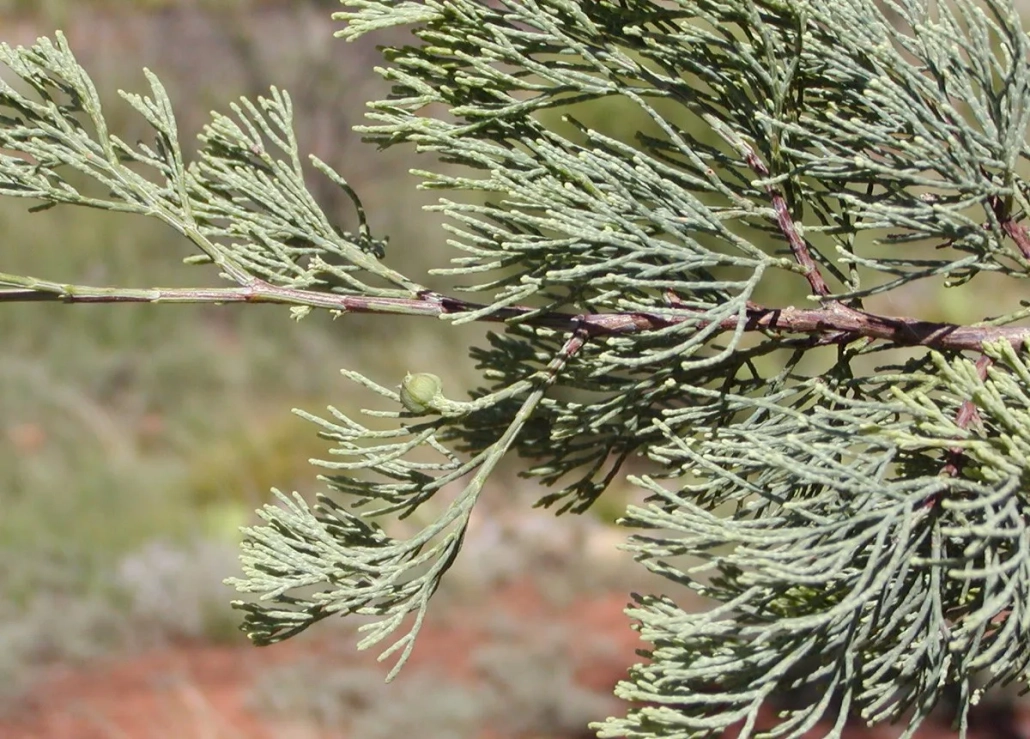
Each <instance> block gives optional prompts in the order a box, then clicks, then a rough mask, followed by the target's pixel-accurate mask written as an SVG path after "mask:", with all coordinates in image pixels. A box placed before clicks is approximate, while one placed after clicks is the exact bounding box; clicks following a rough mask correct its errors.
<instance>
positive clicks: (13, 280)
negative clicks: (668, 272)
mask: <svg viewBox="0 0 1030 739" xmlns="http://www.w3.org/2000/svg"><path fill="white" fill-rule="evenodd" d="M817 272H818V270H816V273H817ZM811 274H813V273H811V272H810V273H809V275H811ZM15 284H22V285H31V287H23V288H13V289H0V303H2V302H19V301H58V302H64V303H216V304H228V303H268V304H277V305H292V306H298V307H309V308H323V309H327V310H335V311H340V312H342V313H381V314H401V315H412V316H429V317H434V318H440V317H442V316H448V315H466V314H469V313H479V312H482V311H483V309H484V308H486V307H487V306H486V305H484V304H481V303H474V302H470V301H467V300H463V299H460V298H454V297H448V296H444V295H440V294H437V293H433V292H430V291H421V292H420V293H419V295H418V296H417V297H414V298H379V297H363V296H355V295H335V294H332V293H322V292H316V291H311V290H300V289H295V288H287V287H280V286H277V285H272V284H269V283H267V282H264V281H262V280H258V279H250V280H249V284H248V285H247V286H245V287H239V288H140V289H126V288H107V287H89V286H85V285H66V284H60V283H56V282H48V281H45V280H38V279H35V278H24V277H19V276H16V275H5V274H2V273H0V285H15ZM822 284H825V283H822ZM701 315H702V314H701V313H700V312H699V311H693V310H690V309H683V308H680V309H678V310H677V311H675V312H670V313H668V314H662V313H658V312H649V313H643V312H641V313H591V314H583V315H578V316H577V315H571V314H568V313H561V312H551V311H540V310H538V309H535V308H529V307H526V306H519V305H513V306H507V307H505V308H502V309H497V310H494V311H491V312H489V313H486V314H483V315H481V316H479V317H478V318H477V320H480V321H487V322H491V323H506V322H511V321H516V322H519V323H523V324H525V325H529V326H540V327H547V328H551V329H556V330H561V331H570V330H574V329H575V328H576V327H577V326H582V327H583V328H584V330H586V331H587V332H588V333H589V334H590V335H593V336H601V335H609V334H619V335H622V334H632V333H637V332H642V331H656V330H660V329H666V328H670V327H673V326H678V325H684V326H690V327H693V328H696V329H697V330H702V329H706V328H715V329H716V330H717V331H720V332H724V331H734V330H738V329H739V330H742V331H745V332H747V331H761V332H770V333H776V334H809V335H813V336H814V337H816V338H817V340H818V341H819V343H820V344H822V345H825V344H827V343H831V344H846V343H850V342H853V341H857V340H859V339H874V340H877V341H883V342H887V343H889V344H891V345H894V346H925V347H929V348H933V349H939V350H953V351H954V350H973V351H975V350H977V349H979V348H980V347H981V346H982V345H983V344H984V342H994V341H999V340H1001V341H1007V342H1009V343H1010V344H1012V345H1013V346H1015V347H1017V348H1018V347H1020V346H1022V345H1023V344H1024V343H1025V342H1026V340H1027V339H1028V338H1030V327H1017V326H986V325H984V326H960V325H956V324H952V323H937V322H933V321H922V320H919V319H916V318H911V317H905V316H901V317H898V316H882V315H877V314H874V313H869V312H867V311H861V310H856V309H853V308H848V307H847V306H844V305H840V304H831V305H830V307H828V308H795V307H793V306H789V307H786V308H765V307H762V306H759V305H755V304H753V303H749V304H748V306H747V308H746V309H745V311H744V315H743V318H740V317H736V316H735V317H731V318H725V319H723V320H722V321H719V322H718V323H710V322H708V321H706V320H704V318H700V317H699V316H701Z"/></svg>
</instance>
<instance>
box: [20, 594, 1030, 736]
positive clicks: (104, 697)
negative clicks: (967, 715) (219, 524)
mask: <svg viewBox="0 0 1030 739" xmlns="http://www.w3.org/2000/svg"><path fill="white" fill-rule="evenodd" d="M492 601H493V606H492V607H494V608H503V609H505V613H506V615H507V616H509V617H513V618H515V619H540V620H546V621H547V622H548V623H554V619H555V618H558V619H561V620H562V621H564V622H566V623H568V624H570V625H574V630H572V631H571V633H574V634H576V633H578V634H584V635H589V637H590V639H591V640H596V639H597V638H598V637H602V638H604V639H607V640H608V643H609V645H610V647H611V649H608V650H605V652H604V653H605V654H609V655H610V656H609V657H605V658H598V657H597V654H598V652H597V650H596V649H594V650H592V651H591V650H586V651H585V652H584V650H580V654H579V655H576V654H574V652H575V651H576V649H577V646H576V645H570V650H572V651H571V652H570V657H571V658H573V659H575V660H576V662H575V663H576V664H577V665H578V668H577V679H578V680H579V681H580V683H581V684H583V685H584V687H590V688H594V689H598V690H602V691H608V690H610V688H611V687H612V686H613V685H614V684H615V682H616V681H617V680H618V679H619V678H621V677H622V676H623V675H624V674H625V669H626V667H627V666H628V665H629V664H630V663H631V662H632V661H634V651H633V650H634V649H636V648H637V647H638V646H639V644H638V642H637V641H636V635H635V633H633V632H632V631H630V630H629V629H628V628H627V620H626V617H625V616H624V614H623V613H622V609H623V607H624V606H625V601H626V598H625V595H624V594H622V593H619V594H612V595H608V596H601V597H596V598H591V599H589V600H581V601H579V602H576V603H574V604H572V605H570V606H568V607H565V608H561V609H555V607H554V606H553V605H549V604H548V603H546V601H545V599H544V598H542V597H541V595H540V594H539V593H538V592H537V591H536V590H535V589H534V588H532V587H530V586H527V585H524V584H521V585H513V586H511V587H509V588H507V589H506V590H504V591H503V592H500V593H497V594H496V595H495V596H494V597H493V598H492ZM487 610H488V609H487ZM451 621H454V619H451ZM484 623H485V621H484V620H483V619H471V620H466V619H464V618H463V619H461V628H458V627H457V626H455V625H454V624H453V623H452V624H450V625H447V624H435V625H434V624H430V625H427V626H426V628H425V629H424V630H423V632H422V634H421V635H420V637H419V642H418V646H417V648H416V650H415V653H414V655H413V657H412V660H411V662H410V663H409V665H408V666H407V667H406V668H405V669H406V670H412V671H414V670H417V669H418V668H419V667H420V666H422V667H425V666H427V665H431V666H433V668H434V669H442V670H443V671H444V673H445V675H446V677H443V676H442V677H441V679H453V680H457V681H469V680H474V679H475V668H474V666H473V665H472V664H470V659H469V655H470V654H472V653H473V647H474V646H475V645H476V644H477V642H479V641H480V640H482V639H483V631H482V628H483V625H484ZM325 649H326V645H325V643H324V642H323V643H322V644H319V643H317V642H316V641H314V640H312V639H308V640H305V639H295V640H293V641H292V642H290V643H286V644H281V645H277V646H275V647H270V648H265V649H257V648H253V647H250V646H247V645H240V646H211V645H178V646H173V647H168V648H165V649H161V650H158V651H154V652H151V653H147V654H141V655H137V656H133V657H131V658H124V659H117V660H110V661H105V662H103V663H100V664H93V665H90V666H87V667H77V668H68V667H55V668H53V669H52V670H51V671H50V672H49V674H48V675H47V676H46V677H45V678H44V679H42V680H41V681H40V682H39V684H38V685H37V687H36V688H35V689H34V690H32V691H31V692H30V693H29V695H28V696H27V697H25V698H24V699H23V700H22V701H21V702H20V704H19V705H18V706H16V707H15V708H14V709H13V710H12V711H10V712H8V714H7V715H6V716H4V717H3V718H2V720H0V739H193V738H194V737H196V738H197V739H330V738H334V739H335V738H337V737H339V738H340V739H347V738H346V737H345V735H344V734H342V733H340V732H339V731H329V730H326V729H324V728H319V727H316V726H313V725H312V724H310V723H303V722H297V723H287V722H284V721H281V720H277V719H273V718H270V717H269V716H267V715H263V714H262V711H261V710H260V707H259V706H255V705H254V700H253V693H252V687H253V685H254V680H255V678H256V676H259V675H261V674H262V673H263V672H264V671H266V670H268V669H270V668H274V667H280V666H284V665H289V664H291V663H302V662H303V661H304V660H310V659H311V658H312V657H313V656H317V655H319V654H322V655H323V656H324V653H325ZM334 649H335V652H334V653H342V652H341V651H340V649H339V647H338V646H336V647H334ZM354 660H355V661H359V662H362V663H365V664H374V662H373V661H372V655H362V656H361V657H354ZM382 671H383V673H384V674H385V668H382ZM401 679H403V677H402V678H401ZM619 710H620V707H619V705H618V703H616V702H614V700H613V704H612V711H613V712H618V711H619ZM770 718H771V717H770ZM1020 721H1022V723H1023V724H1024V725H1023V726H1018V725H1017V724H1018V723H1019V722H1020ZM981 724H982V728H981V729H978V730H977V732H976V734H975V737H976V739H1020V738H1021V737H1023V738H1030V723H1028V722H1027V721H1026V720H1025V719H1018V717H1017V720H1016V721H1013V720H1011V719H1010V718H1009V717H1005V716H1003V715H1001V714H998V715H997V716H996V717H993V718H992V717H991V716H985V717H982V718H981ZM1006 732H1008V733H1006ZM899 733H900V732H899V731H898V730H896V729H891V728H887V729H879V730H876V731H871V730H865V729H859V728H857V727H856V728H850V729H849V730H848V731H847V733H846V735H845V736H846V737H847V738H848V739H888V738H889V737H896V736H898V734H899ZM824 734H825V729H823V730H817V731H813V732H810V734H809V736H811V737H817V736H819V737H821V736H823V735H824ZM589 736H592V734H590V733H587V732H584V733H582V734H580V735H578V736H575V737H572V736H564V737H546V738H545V737H538V736H535V737H534V738H533V739H581V738H582V739H586V737H589ZM917 736H918V738H919V739H945V738H946V737H952V736H955V734H954V733H953V732H951V731H950V730H948V729H946V728H945V727H940V726H927V727H925V728H924V729H923V730H921V731H920V732H919V734H918V735H917ZM398 739H401V738H398ZM476 739H516V738H514V737H507V736H501V735H499V734H497V733H495V732H491V731H489V729H484V732H483V733H482V734H481V735H480V736H479V737H477V738H476ZM518 739H529V738H528V737H521V738H518Z"/></svg>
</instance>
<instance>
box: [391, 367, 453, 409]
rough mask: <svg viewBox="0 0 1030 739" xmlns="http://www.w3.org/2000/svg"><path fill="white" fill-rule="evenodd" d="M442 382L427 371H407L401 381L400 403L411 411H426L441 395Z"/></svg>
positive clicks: (431, 407)
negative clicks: (415, 372) (413, 372)
mask: <svg viewBox="0 0 1030 739" xmlns="http://www.w3.org/2000/svg"><path fill="white" fill-rule="evenodd" d="M442 391H443V382H442V381H441V380H440V378H439V377H437V376H436V375H431V374H429V373H428V372H419V373H417V374H414V375H413V374H411V373H408V374H406V375H405V376H404V382H402V383H401V393H400V395H401V405H403V406H404V407H405V409H407V410H408V411H409V412H411V413H428V412H429V411H431V410H433V405H434V403H435V402H436V401H437V400H438V399H440V398H442V397H443V392H442Z"/></svg>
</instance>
